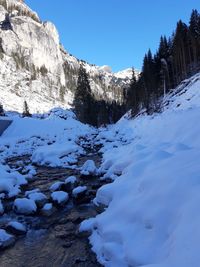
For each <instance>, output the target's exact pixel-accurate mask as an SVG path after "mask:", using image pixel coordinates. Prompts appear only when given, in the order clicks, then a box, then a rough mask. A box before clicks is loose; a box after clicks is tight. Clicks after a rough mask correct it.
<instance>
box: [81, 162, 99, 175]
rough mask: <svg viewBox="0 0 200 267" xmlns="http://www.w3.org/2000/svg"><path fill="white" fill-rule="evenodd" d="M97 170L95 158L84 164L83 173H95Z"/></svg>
mask: <svg viewBox="0 0 200 267" xmlns="http://www.w3.org/2000/svg"><path fill="white" fill-rule="evenodd" d="M96 172H97V168H96V166H95V163H94V161H93V160H87V161H86V162H85V163H84V164H83V166H82V167H81V174H82V175H92V174H93V175H95V174H96Z"/></svg>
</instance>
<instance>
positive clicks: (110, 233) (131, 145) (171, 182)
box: [80, 76, 200, 267]
mask: <svg viewBox="0 0 200 267" xmlns="http://www.w3.org/2000/svg"><path fill="white" fill-rule="evenodd" d="M198 77H199V76H198ZM189 82H190V83H189V85H187V86H186V88H184V89H186V90H185V92H184V93H183V92H181V94H179V93H180V92H179V93H178V91H179V88H177V90H175V91H174V93H173V95H171V98H170V96H167V97H166V101H167V100H169V99H170V100H171V102H170V103H169V104H168V105H165V107H164V108H163V112H162V113H161V114H153V115H152V116H146V115H143V116H140V117H138V118H136V119H134V120H127V119H126V118H125V117H124V118H122V119H121V120H120V121H119V122H118V123H117V124H116V125H113V126H110V127H108V129H107V130H105V129H104V130H103V129H102V130H101V132H100V136H99V137H98V138H97V142H102V143H103V145H104V147H103V148H102V152H103V163H102V166H101V168H100V169H99V173H102V174H103V175H104V178H105V177H109V178H112V179H113V180H114V181H113V183H111V184H107V185H105V186H103V187H101V188H100V189H99V190H98V192H97V195H96V199H95V203H96V204H97V205H98V204H103V205H106V206H107V208H106V209H105V211H104V212H103V213H102V214H99V215H98V216H97V217H96V218H93V219H89V220H86V221H84V222H83V223H82V224H81V227H80V230H81V231H83V230H87V231H92V234H91V236H90V242H91V244H92V249H93V250H94V251H95V253H96V254H97V257H98V260H99V261H100V263H102V264H103V265H104V266H106V267H128V266H149V267H150V266H151V267H171V266H181V267H188V266H198V263H199V261H200V256H199V246H198V244H199V239H200V231H199V224H200V215H199V213H198V209H199V207H198V206H199V201H200V194H199V190H200V184H199V173H200V165H199V158H200V135H199V132H200V125H199V124H198V123H197V122H198V118H199V114H200V102H199V100H198V95H199V90H198V88H199V79H197V77H193V78H191V79H190V80H189ZM195 95H196V97H195ZM186 99H190V100H189V101H188V100H187V101H186ZM179 102H180V103H181V105H177V103H179ZM103 137H104V139H102V138H103ZM107 138H108V140H109V142H107ZM194 233H195V234H194Z"/></svg>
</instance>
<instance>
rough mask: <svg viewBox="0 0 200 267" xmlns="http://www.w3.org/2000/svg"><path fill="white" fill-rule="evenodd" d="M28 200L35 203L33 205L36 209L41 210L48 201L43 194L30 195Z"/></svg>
mask: <svg viewBox="0 0 200 267" xmlns="http://www.w3.org/2000/svg"><path fill="white" fill-rule="evenodd" d="M28 198H29V199H32V200H33V201H35V204H36V205H37V207H38V208H42V207H43V206H44V205H45V204H46V203H47V202H48V199H47V197H46V196H45V194H43V193H40V192H38V193H37V192H36V193H31V194H29V195H28Z"/></svg>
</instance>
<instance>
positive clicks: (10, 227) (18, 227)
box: [6, 221, 27, 235]
mask: <svg viewBox="0 0 200 267" xmlns="http://www.w3.org/2000/svg"><path fill="white" fill-rule="evenodd" d="M6 230H7V231H8V232H10V233H11V234H14V235H23V234H26V232H27V229H26V226H25V225H24V224H22V223H19V222H16V221H11V222H9V223H8V224H7V226H6Z"/></svg>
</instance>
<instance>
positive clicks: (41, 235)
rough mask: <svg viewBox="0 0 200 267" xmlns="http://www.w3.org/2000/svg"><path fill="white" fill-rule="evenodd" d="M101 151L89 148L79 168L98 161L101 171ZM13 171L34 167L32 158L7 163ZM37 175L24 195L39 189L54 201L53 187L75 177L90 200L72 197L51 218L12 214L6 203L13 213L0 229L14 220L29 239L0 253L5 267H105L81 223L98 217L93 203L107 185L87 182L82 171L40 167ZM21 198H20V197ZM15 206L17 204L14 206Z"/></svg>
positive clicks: (93, 179) (1, 222)
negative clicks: (22, 225) (92, 161)
mask: <svg viewBox="0 0 200 267" xmlns="http://www.w3.org/2000/svg"><path fill="white" fill-rule="evenodd" d="M98 149H99V148H98V147H88V148H87V150H86V151H87V153H86V155H85V156H81V157H80V158H79V161H78V166H82V165H83V163H84V162H85V161H87V160H89V159H92V160H94V162H95V164H96V166H97V167H98V166H99V165H100V162H101V154H100V153H98ZM7 164H8V165H9V166H10V167H11V168H20V167H22V168H23V166H26V165H27V164H30V156H28V155H26V156H21V157H12V158H9V159H8V160H7ZM36 172H37V173H36V175H35V178H36V179H34V180H33V181H32V182H30V183H29V184H28V185H26V186H24V187H23V188H22V191H23V192H22V194H23V195H24V192H25V191H27V190H33V189H35V188H38V189H39V190H40V191H41V192H42V193H44V194H45V195H46V196H47V197H48V198H50V194H51V191H50V190H49V188H50V186H51V185H52V184H53V183H54V182H56V181H64V180H65V179H66V177H68V176H71V175H74V176H76V177H77V179H78V185H86V186H87V188H88V190H87V196H86V197H85V198H83V199H81V200H80V201H79V202H74V201H73V199H72V196H70V199H69V201H68V202H67V204H66V205H65V206H63V207H55V209H54V212H53V214H52V215H51V216H44V215H43V214H41V213H40V212H38V213H36V215H34V216H25V215H18V214H16V213H15V212H14V211H13V210H12V208H11V207H12V206H11V202H10V203H9V202H8V203H6V205H7V210H9V212H7V213H6V215H4V216H2V218H1V219H0V227H1V228H3V227H4V225H5V223H6V222H8V221H10V220H16V221H18V222H21V223H23V224H26V225H27V227H28V231H27V233H26V235H25V236H17V237H16V242H15V244H14V245H13V246H12V247H9V248H7V249H5V250H3V251H1V252H0V266H1V267H47V266H48V267H60V266H62V267H73V266H76V267H79V266H80V267H98V266H101V265H100V264H99V263H98V262H97V260H96V256H95V254H94V253H93V252H92V250H91V247H90V244H89V241H88V235H89V234H88V233H79V231H78V229H79V225H80V223H81V222H82V221H83V220H84V219H87V218H90V217H94V216H96V215H97V214H98V212H99V211H97V210H96V208H95V206H94V204H93V203H92V199H93V198H94V197H95V195H96V191H97V189H98V188H99V187H100V186H102V185H103V184H105V181H104V182H103V181H101V180H100V179H99V177H98V176H94V177H92V176H90V177H88V178H87V179H83V178H82V177H81V175H80V173H79V170H77V169H75V170H72V169H67V168H58V167H57V168H53V167H48V166H36ZM106 182H108V181H106ZM19 197H20V195H19ZM12 203H13V202H12Z"/></svg>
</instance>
